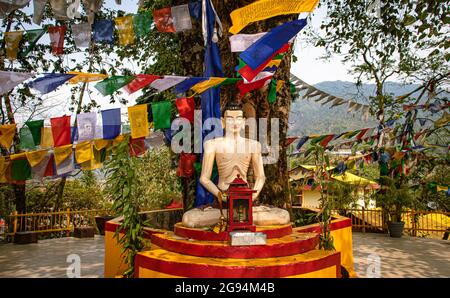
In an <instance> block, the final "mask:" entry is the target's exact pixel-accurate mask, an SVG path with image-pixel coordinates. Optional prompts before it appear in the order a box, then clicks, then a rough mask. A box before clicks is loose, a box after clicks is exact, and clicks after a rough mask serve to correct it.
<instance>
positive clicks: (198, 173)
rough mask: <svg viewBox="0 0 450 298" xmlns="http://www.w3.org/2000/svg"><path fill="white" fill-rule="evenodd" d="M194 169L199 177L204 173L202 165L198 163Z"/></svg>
mask: <svg viewBox="0 0 450 298" xmlns="http://www.w3.org/2000/svg"><path fill="white" fill-rule="evenodd" d="M194 169H195V172H196V173H197V175H198V176H199V175H200V174H201V172H202V164H201V163H200V162H198V161H196V162H194Z"/></svg>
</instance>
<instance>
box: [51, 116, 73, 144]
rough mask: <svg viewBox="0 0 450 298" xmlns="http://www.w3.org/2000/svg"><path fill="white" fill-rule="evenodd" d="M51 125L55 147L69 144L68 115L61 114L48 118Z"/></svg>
mask: <svg viewBox="0 0 450 298" xmlns="http://www.w3.org/2000/svg"><path fill="white" fill-rule="evenodd" d="M50 122H51V125H52V135H53V143H54V146H55V147H60V146H64V145H67V144H71V138H70V116H62V117H56V118H51V119H50Z"/></svg>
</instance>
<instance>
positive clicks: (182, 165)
mask: <svg viewBox="0 0 450 298" xmlns="http://www.w3.org/2000/svg"><path fill="white" fill-rule="evenodd" d="M196 159H197V156H196V155H195V154H192V153H184V152H181V154H180V160H179V161H178V168H177V176H178V177H191V176H192V175H194V171H195V170H194V163H195V160H196Z"/></svg>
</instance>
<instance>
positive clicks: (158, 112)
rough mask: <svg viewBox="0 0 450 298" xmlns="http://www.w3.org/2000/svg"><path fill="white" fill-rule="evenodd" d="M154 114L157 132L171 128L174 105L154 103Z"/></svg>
mask: <svg viewBox="0 0 450 298" xmlns="http://www.w3.org/2000/svg"><path fill="white" fill-rule="evenodd" d="M152 113H153V122H154V124H155V130H156V129H164V128H170V116H171V114H172V103H171V102H170V101H159V102H155V103H153V104H152Z"/></svg>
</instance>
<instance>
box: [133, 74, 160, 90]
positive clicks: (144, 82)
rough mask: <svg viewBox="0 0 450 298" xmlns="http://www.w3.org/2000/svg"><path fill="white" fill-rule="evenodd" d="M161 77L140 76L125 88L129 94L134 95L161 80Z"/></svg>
mask: <svg viewBox="0 0 450 298" xmlns="http://www.w3.org/2000/svg"><path fill="white" fill-rule="evenodd" d="M160 78H161V77H160V76H155V75H151V74H138V75H136V77H135V78H134V80H132V81H131V82H130V83H128V85H126V86H125V90H126V91H127V92H128V94H132V93H134V92H136V91H138V90H141V89H142V88H144V87H145V86H148V85H150V84H151V83H152V82H153V81H155V80H157V79H160Z"/></svg>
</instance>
